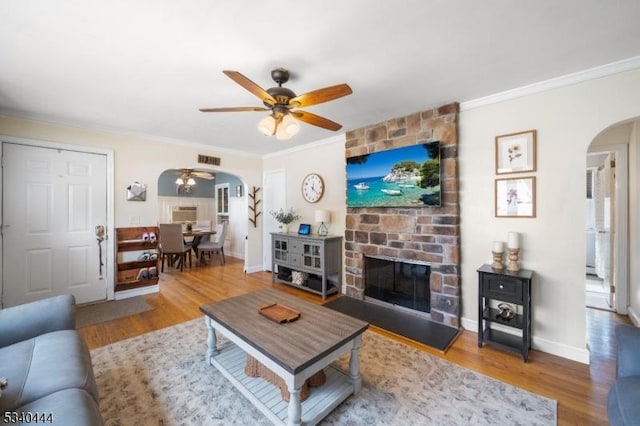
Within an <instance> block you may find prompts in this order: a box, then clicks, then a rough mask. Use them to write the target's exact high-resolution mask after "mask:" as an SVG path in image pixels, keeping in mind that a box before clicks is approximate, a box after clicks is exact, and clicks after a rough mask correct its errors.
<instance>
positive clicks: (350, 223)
mask: <svg viewBox="0 0 640 426" xmlns="http://www.w3.org/2000/svg"><path fill="white" fill-rule="evenodd" d="M458 111H459V106H458V104H457V103H453V104H449V105H444V106H441V107H439V108H435V109H431V110H427V111H423V112H419V113H415V114H412V115H409V116H406V117H400V118H395V119H392V120H387V121H385V122H382V123H378V124H372V125H370V126H367V127H364V128H361V129H357V130H353V131H349V132H347V135H346V145H345V146H346V158H349V157H355V156H358V155H363V154H367V153H372V152H377V151H384V150H387V149H392V148H399V147H402V146H407V145H415V144H418V143H424V142H429V141H440V163H441V170H442V174H441V181H440V187H441V191H442V206H441V207H416V208H386V207H385V208H348V209H347V219H346V229H345V272H346V281H345V285H346V294H347V295H348V296H351V297H355V298H358V299H364V275H363V268H364V256H365V255H370V256H388V257H393V258H398V259H413V260H420V261H424V262H428V263H429V265H430V266H431V283H430V287H431V319H433V320H434V321H437V322H440V323H444V324H447V325H451V326H454V327H459V325H460V225H459V224H460V210H459V209H460V208H459V203H458V166H457V157H458V154H457V148H458V130H457V123H458Z"/></svg>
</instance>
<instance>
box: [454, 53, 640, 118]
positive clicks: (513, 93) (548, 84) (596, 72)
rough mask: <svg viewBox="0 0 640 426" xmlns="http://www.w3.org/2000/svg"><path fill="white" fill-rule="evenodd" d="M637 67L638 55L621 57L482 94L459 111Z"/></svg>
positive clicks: (464, 103)
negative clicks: (576, 70)
mask: <svg viewBox="0 0 640 426" xmlns="http://www.w3.org/2000/svg"><path fill="white" fill-rule="evenodd" d="M637 68H640V56H635V57H633V58H628V59H623V60H622V61H617V62H612V63H610V64H606V65H601V66H598V67H595V68H589V69H587V70H584V71H578V72H574V73H572V74H567V75H563V76H560V77H554V78H551V79H549V80H544V81H540V82H538V83H533V84H529V85H526V86H522V87H518V88H516V89H511V90H506V91H504V92H499V93H495V94H493V95H489V96H484V97H482V98H477V99H472V100H469V101H464V102H461V103H460V112H463V111H468V110H471V109H475V108H480V107H483V106H487V105H492V104H496V103H499V102H504V101H508V100H511V99H516V98H520V97H523V96H528V95H534V94H536V93H541V92H545V91H547V90H552V89H557V88H560V87H565V86H570V85H572V84H577V83H581V82H584V81H588V80H594V79H596V78H601V77H606V76H609V75H613V74H618V73H621V72H625V71H630V70H634V69H637Z"/></svg>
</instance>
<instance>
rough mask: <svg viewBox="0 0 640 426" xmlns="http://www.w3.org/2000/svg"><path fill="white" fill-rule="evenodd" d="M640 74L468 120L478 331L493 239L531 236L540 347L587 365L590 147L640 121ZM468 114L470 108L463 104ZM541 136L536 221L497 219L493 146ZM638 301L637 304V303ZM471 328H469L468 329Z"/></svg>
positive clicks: (465, 252)
mask: <svg viewBox="0 0 640 426" xmlns="http://www.w3.org/2000/svg"><path fill="white" fill-rule="evenodd" d="M639 97H640V70H634V71H629V72H624V73H619V74H615V75H612V76H609V77H604V78H599V79H596V80H591V81H588V82H584V83H579V84H575V85H571V86H567V87H563V88H559V89H554V90H549V91H546V92H543V93H539V94H535V95H529V96H524V97H521V98H517V99H513V100H510V101H504V102H500V103H495V104H492V105H488V106H484V107H479V108H475V109H470V110H466V111H465V110H464V109H463V110H462V112H461V113H460V152H459V155H460V156H459V166H460V193H461V197H460V200H461V217H462V222H461V238H462V259H463V261H462V273H463V277H462V280H463V289H462V295H463V317H464V318H466V319H467V321H466V324H467V325H468V326H469V327H475V326H476V318H477V307H476V303H477V274H476V269H477V267H479V266H480V265H481V264H483V263H488V262H489V261H490V247H491V245H490V244H491V242H492V241H493V240H505V239H506V235H507V232H509V231H516V232H521V233H522V237H523V238H522V251H521V257H522V265H523V267H525V268H527V269H533V270H534V271H535V272H536V275H535V278H534V282H533V336H534V342H533V344H534V347H537V348H540V349H542V350H545V351H547V352H551V353H556V354H558V355H561V356H565V357H569V358H572V359H576V360H580V361H583V362H588V352H587V348H586V325H585V295H584V260H585V258H584V247H585V236H584V225H585V224H584V209H585V199H584V182H585V170H586V152H587V148H588V147H589V145H590V144H591V142H592V141H593V140H594V138H595V137H596V136H597V135H598V134H599V133H600V132H601V131H602V130H604V129H606V128H608V127H609V126H611V125H613V124H616V123H619V122H621V121H623V120H627V119H629V118H634V117H638V116H640V102H638V99H640V98H639ZM463 108H464V104H463ZM526 129H537V131H538V144H537V164H538V170H537V172H536V176H537V197H536V198H537V217H536V218H535V219H503V218H501V219H497V218H495V217H494V213H493V205H492V202H493V182H494V179H495V177H496V176H495V174H494V137H495V136H496V135H500V134H506V133H511V132H516V131H520V130H526ZM636 300H637V298H636ZM463 324H465V323H464V322H463Z"/></svg>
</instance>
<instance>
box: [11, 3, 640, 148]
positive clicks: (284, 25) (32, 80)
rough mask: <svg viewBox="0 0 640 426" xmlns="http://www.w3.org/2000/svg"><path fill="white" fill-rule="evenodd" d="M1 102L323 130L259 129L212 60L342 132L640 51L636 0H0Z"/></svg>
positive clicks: (179, 132) (67, 116)
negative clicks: (340, 91)
mask: <svg viewBox="0 0 640 426" xmlns="http://www.w3.org/2000/svg"><path fill="white" fill-rule="evenodd" d="M0 16H1V17H2V18H1V19H0V114H5V115H13V116H23V117H28V118H35V119H40V120H46V121H51V122H57V123H62V124H67V125H73V126H82V127H87V128H96V129H104V130H112V131H117V132H126V133H133V134H138V135H148V136H151V137H153V138H156V139H169V140H175V141H186V142H193V143H200V144H206V145H212V146H216V147H219V148H221V149H232V150H240V151H243V152H246V153H250V154H258V155H260V154H266V153H270V152H274V151H279V150H283V149H288V148H291V147H296V146H299V145H303V144H307V143H310V142H314V141H318V140H322V139H325V138H328V137H331V136H332V135H334V133H333V132H330V131H328V130H324V129H320V128H316V127H314V126H310V125H307V124H302V129H301V131H300V133H299V134H298V135H296V136H295V137H294V138H293V139H292V140H289V141H278V140H276V139H275V138H270V137H265V136H262V135H261V134H260V133H259V132H258V130H257V129H256V125H257V123H258V121H260V119H261V118H262V117H263V116H264V115H265V114H266V113H264V112H241V113H202V112H199V111H198V108H202V107H229V106H261V102H260V100H259V99H257V98H256V97H254V96H253V95H252V94H250V93H249V92H248V91H246V90H244V89H243V88H242V87H240V86H239V85H238V84H236V83H235V82H233V81H232V80H231V79H229V78H228V77H226V76H225V75H224V74H222V70H225V69H229V70H237V71H240V72H241V73H243V74H244V75H245V76H247V77H248V78H250V79H251V80H253V81H254V82H256V83H258V84H259V85H261V86H262V87H264V88H265V89H266V88H268V87H271V86H273V85H274V84H273V82H272V80H271V77H270V71H271V70H272V69H274V68H277V67H284V68H287V69H289V70H291V72H292V74H293V75H292V78H291V80H290V81H289V83H287V84H286V86H287V87H289V88H291V89H292V90H294V91H295V92H296V93H297V94H301V93H305V92H308V91H311V90H315V89H318V88H321V87H325V86H330V85H334V84H338V83H347V84H349V85H350V86H351V87H352V89H353V94H352V95H350V96H347V97H344V98H341V99H338V100H334V101H331V102H327V103H325V104H321V105H316V106H312V107H309V108H307V110H308V111H310V112H313V113H315V114H319V115H322V116H324V117H327V118H329V119H331V120H333V121H336V122H338V123H341V124H342V125H343V126H344V127H343V129H342V130H341V131H345V130H350V129H356V128H359V127H362V126H364V125H367V124H373V123H376V122H379V121H383V120H386V119H389V118H394V117H398V116H403V115H407V114H411V113H413V112H417V111H422V110H425V109H429V108H431V107H435V106H440V105H443V104H447V103H450V102H464V101H469V100H473V99H477V98H481V97H484V96H488V95H491V94H494V93H498V92H502V91H505V90H509V89H514V88H517V87H521V86H525V85H528V84H532V83H535V82H539V81H543V80H547V79H550V78H553V77H557V76H562V75H566V74H569V73H573V72H577V71H581V70H585V69H589V68H592V67H595V66H599V65H603V64H608V63H612V62H616V61H620V60H623V59H627V58H632V57H637V56H640V1H638V0H616V1H609V2H605V1H602V0H562V1H557V0H539V1H516V0H484V1H478V0H455V1H446V0H397V1H390V0H387V1H376V2H372V1H365V0H322V1H321V0H316V1H311V0H307V1H295V2H294V1H291V0H280V1H278V2H267V1H259V0H189V1H175V0H111V1H104V0H60V1H51V0H20V1H12V0H0Z"/></svg>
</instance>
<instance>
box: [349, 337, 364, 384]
mask: <svg viewBox="0 0 640 426" xmlns="http://www.w3.org/2000/svg"><path fill="white" fill-rule="evenodd" d="M361 347H362V335H359V336H357V337H356V338H355V339H353V347H352V348H351V357H350V358H349V377H350V378H351V383H352V384H353V394H354V395H355V394H357V393H358V392H360V389H361V388H362V376H361V375H360V360H359V359H358V351H359V350H360V348H361Z"/></svg>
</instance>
